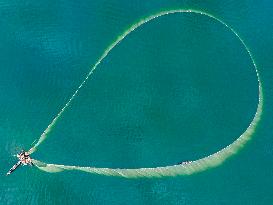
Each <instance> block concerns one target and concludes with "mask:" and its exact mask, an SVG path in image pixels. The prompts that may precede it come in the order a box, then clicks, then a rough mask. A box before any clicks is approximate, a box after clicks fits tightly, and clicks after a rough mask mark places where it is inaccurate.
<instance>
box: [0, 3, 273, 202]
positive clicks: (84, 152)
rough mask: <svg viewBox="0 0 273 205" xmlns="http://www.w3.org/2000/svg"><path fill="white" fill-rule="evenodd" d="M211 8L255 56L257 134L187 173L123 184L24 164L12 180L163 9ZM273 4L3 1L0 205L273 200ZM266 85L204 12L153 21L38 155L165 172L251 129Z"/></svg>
mask: <svg viewBox="0 0 273 205" xmlns="http://www.w3.org/2000/svg"><path fill="white" fill-rule="evenodd" d="M178 8H184V9H187V8H191V9H198V10H202V11H206V12H208V13H210V14H212V15H214V16H215V17H217V18H219V19H221V20H223V21H224V22H225V23H227V24H228V25H230V26H231V27H232V28H233V29H235V30H236V31H237V32H238V34H239V35H240V37H241V38H242V39H243V40H244V41H245V43H246V44H247V46H248V48H249V49H250V50H251V52H252V54H253V56H254V59H255V61H256V64H257V67H258V69H259V73H260V75H261V80H262V85H263V88H264V101H265V102H264V110H263V115H262V119H261V122H260V124H259V126H258V128H257V129H256V132H255V134H254V135H253V139H252V140H251V141H250V143H248V144H247V145H246V147H245V148H244V149H243V150H242V151H241V152H239V153H238V154H237V155H235V156H233V157H232V158H230V159H229V160H227V161H226V162H225V163H224V164H223V165H221V166H219V167H217V168H214V169H210V170H207V171H205V172H202V173H199V174H195V175H192V176H183V177H167V178H161V179H123V178H115V177H107V176H96V175H92V174H88V173H82V172H77V171H73V172H61V173H56V174H52V173H46V172H42V171H40V170H38V169H37V168H29V167H23V168H20V169H18V170H17V171H16V172H14V173H13V174H12V175H11V176H9V177H6V176H5V174H6V172H7V171H8V169H9V168H10V167H11V166H12V165H13V164H14V163H15V162H16V159H15V158H14V157H13V156H12V155H14V154H16V153H17V152H18V151H20V149H22V148H24V149H28V148H30V147H31V144H32V143H33V141H34V140H35V139H37V138H39V136H40V135H41V133H42V132H43V131H44V129H45V128H46V127H47V126H48V124H49V123H50V122H51V120H52V119H53V118H54V117H55V115H56V114H57V113H58V112H59V110H60V109H61V108H62V107H63V106H64V105H65V103H66V102H67V100H68V99H69V98H70V97H71V95H72V94H73V92H74V91H75V90H76V89H77V88H78V86H79V85H80V83H81V82H82V80H83V79H84V77H85V76H86V74H87V73H88V72H89V70H90V68H91V66H92V65H94V63H95V62H96V61H97V59H98V58H99V57H100V55H101V54H102V53H103V51H104V50H105V49H106V48H107V46H109V45H110V44H111V43H112V42H113V41H114V40H115V39H116V38H117V36H118V35H120V34H121V33H122V32H123V31H125V30H126V29H128V28H129V26H130V25H132V24H133V23H135V22H137V21H138V20H140V19H142V18H143V17H145V16H149V15H151V14H154V13H156V12H159V11H162V10H167V9H178ZM272 13H273V3H272V2H271V1H251V0H246V1H235V0H232V1H221V2H219V1H217V2H216V1H215V2H211V1H199V2H198V3H197V2H195V3H194V2H193V1H176V0H171V1H162V0H160V1H154V2H151V1H113V0H107V1H99V0H94V1H86V0H84V1H74V0H73V1H72V0H70V1H56V0H55V1H52V0H47V1H41V0H35V1H34V0H26V1H19V0H1V1H0V26H1V30H0V104H1V107H0V150H1V154H0V160H1V166H0V174H1V175H0V204H119V205H125V204H132V205H133V204H149V205H150V204H159V205H161V204H179V205H196V204H202V205H203V204H206V205H222V204H227V205H231V204H232V205H233V204H234V205H237V204H238V205H241V204H246V205H248V204H253V205H260V204H261V205H269V204H273V163H272V162H273V161H272V159H273V140H272V128H273V125H272V115H273V109H272V104H273V97H272V91H273V84H272V80H273V69H272V65H273V58H272V53H273V37H272V36H273V35H272V34H273V15H272ZM257 103H258V82H257V77H256V73H255V70H254V67H253V64H252V62H251V61H250V59H249V56H248V54H247V52H246V50H245V49H244V47H243V46H242V44H241V43H240V41H239V40H238V38H236V36H235V35H234V34H233V33H232V32H230V30H228V29H227V28H226V27H224V26H223V25H222V24H220V23H219V22H217V21H215V20H213V19H211V18H208V17H207V16H203V15H198V14H192V13H182V14H172V15H167V16H163V17H159V18H157V19H154V20H153V21H150V22H149V23H147V24H144V25H143V26H141V27H140V28H138V29H137V30H135V31H134V32H133V33H131V34H130V35H128V36H127V37H126V38H125V39H124V40H123V41H122V42H121V43H120V44H119V45H118V46H116V47H115V48H114V49H113V50H112V51H111V53H110V54H109V56H107V57H106V58H105V59H104V61H103V62H102V63H101V64H100V65H99V66H98V68H97V70H96V71H95V72H94V74H93V75H92V76H91V78H90V80H89V81H88V82H87V84H86V85H85V86H84V87H83V88H82V90H81V91H80V92H79V95H78V96H77V97H76V98H75V99H74V101H73V102H72V104H71V106H70V107H69V108H68V109H67V111H66V112H65V113H64V114H63V116H62V117H61V119H60V120H59V121H58V123H57V124H56V126H55V127H54V129H53V130H52V132H51V133H50V135H49V137H48V139H47V140H46V141H45V142H44V143H43V144H42V145H41V146H40V147H39V148H38V150H37V152H35V153H34V154H33V157H34V158H36V159H38V160H41V161H44V162H47V163H57V164H65V165H80V166H96V167H110V168H139V167H157V166H166V165H172V164H176V163H178V162H181V161H187V160H196V159H199V158H202V157H205V156H207V155H209V154H212V153H214V152H216V151H218V150H220V149H221V148H223V147H225V146H227V145H229V144H230V143H232V142H233V141H234V140H235V139H237V138H238V137H239V136H240V134H242V133H243V132H244V130H245V129H246V128H247V127H248V126H249V124H250V122H251V120H252V118H253V116H254V114H255V112H256V108H257Z"/></svg>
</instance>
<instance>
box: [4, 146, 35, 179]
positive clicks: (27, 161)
mask: <svg viewBox="0 0 273 205" xmlns="http://www.w3.org/2000/svg"><path fill="white" fill-rule="evenodd" d="M16 156H17V158H18V159H19V161H18V162H17V163H16V164H15V165H13V167H11V169H10V170H9V171H8V173H7V175H10V174H11V173H12V172H14V171H15V170H16V169H17V168H18V167H19V166H20V165H24V166H25V165H30V166H32V165H33V163H32V160H31V158H30V156H29V154H28V153H27V152H25V151H24V150H22V151H21V152H20V153H19V154H17V155H16Z"/></svg>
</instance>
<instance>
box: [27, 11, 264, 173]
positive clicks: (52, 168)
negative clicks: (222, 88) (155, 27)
mask: <svg viewBox="0 0 273 205" xmlns="http://www.w3.org/2000/svg"><path fill="white" fill-rule="evenodd" d="M173 13H195V14H200V15H205V16H207V17H210V18H212V19H214V20H216V21H218V22H220V23H221V24H223V25H224V26H226V27H227V28H228V29H229V30H230V31H231V32H232V33H233V34H234V35H235V36H236V37H237V38H238V39H239V40H240V42H241V43H242V44H243V46H244V48H245V49H246V51H247V53H248V54H249V56H250V59H251V61H252V63H253V66H254V68H255V71H256V74H257V79H258V84H259V102H258V106H257V111H256V113H255V116H254V118H253V120H252V122H251V123H250V125H249V126H248V128H247V129H246V130H245V132H244V133H243V134H242V135H241V136H240V137H239V138H238V139H237V140H235V141H234V142H233V143H232V144H230V145H228V146H227V147H225V148H223V149H222V150H220V151H218V152H216V153H214V154H212V155H209V156H207V157H204V158H202V159H199V160H196V161H193V162H192V163H189V164H185V165H173V166H166V167H156V168H138V169H119V168H117V169H111V168H96V167H78V166H67V165H57V164H46V163H43V162H40V161H38V160H33V162H34V164H35V165H36V166H37V167H38V168H39V169H41V170H43V171H47V172H60V171H64V170H78V171H83V172H88V173H92V174H100V175H106V176H119V177H126V178H138V177H163V176H177V175H190V174H193V173H197V172H201V171H204V170H207V169H209V168H212V167H216V166H219V165H220V164H222V163H223V162H224V161H225V160H226V159H227V158H229V157H230V156H232V155H234V154H236V153H237V152H238V151H239V150H240V149H241V148H243V147H244V145H245V144H246V143H247V142H248V141H249V140H250V139H251V136H252V135H253V134H254V133H255V129H256V127H257V125H258V123H259V121H260V119H261V115H262V112H263V91H262V84H261V80H260V76H259V73H258V69H257V66H256V63H255V61H254V58H253V56H252V54H251V52H250V50H249V48H248V47H247V46H246V44H245V42H244V41H243V39H242V38H241V37H240V36H239V34H238V33H237V32H236V31H235V30H234V29H233V28H231V27H230V26H228V25H227V24H226V23H225V22H223V21H222V20H220V19H218V18H217V17H215V16H213V15H211V14H209V13H206V12H203V11H198V10H192V9H176V10H167V11H161V12H159V13H156V14H154V15H151V16H148V17H146V18H144V19H142V20H140V21H139V22H137V23H135V24H133V25H132V26H131V27H130V28H129V29H128V30H126V31H125V32H124V33H123V34H122V35H120V36H119V37H118V38H117V39H116V40H115V41H114V42H113V43H112V44H111V45H110V46H109V47H108V48H107V49H106V50H105V51H104V53H103V54H102V56H101V57H100V58H99V60H98V61H97V62H96V63H95V65H94V66H93V67H92V68H91V70H90V72H89V73H88V75H87V76H86V78H85V79H84V81H83V82H82V83H81V85H80V86H79V87H78V89H77V90H76V91H75V93H74V94H73V95H72V97H71V98H70V99H69V101H68V102H67V103H66V105H65V106H64V107H63V108H62V110H61V111H60V112H59V113H58V115H57V116H56V117H55V118H54V119H53V121H52V123H51V124H50V125H49V126H48V127H47V129H46V130H45V131H44V133H43V134H42V136H41V138H40V139H39V141H38V142H37V143H36V144H35V145H34V147H33V148H31V149H30V152H31V153H33V152H34V151H35V150H36V149H37V147H38V146H39V145H40V144H41V143H42V142H43V141H44V140H45V139H46V137H47V136H48V133H49V132H50V130H51V129H52V127H53V126H54V125H55V123H56V122H57V120H58V118H59V117H60V116H61V115H62V113H63V112H64V111H65V109H66V108H67V107H68V106H69V105H70V103H71V101H72V100H73V99H74V98H75V96H76V95H77V94H78V92H79V90H80V89H81V87H82V86H83V85H84V84H85V83H86V81H87V80H88V78H89V77H90V75H91V74H92V73H93V71H94V70H95V69H96V68H97V66H98V65H99V64H100V63H101V61H102V60H103V59H104V58H105V57H106V56H107V55H108V53H109V52H110V51H111V50H112V49H113V48H114V47H115V46H116V45H117V44H118V43H119V42H121V41H122V40H123V39H124V38H125V37H126V36H127V35H128V34H130V33H131V32H132V31H134V30H135V29H136V28H138V27H140V26H141V25H143V24H145V23H147V22H149V21H151V20H153V19H156V18H158V17H160V16H164V15H169V14H173Z"/></svg>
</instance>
